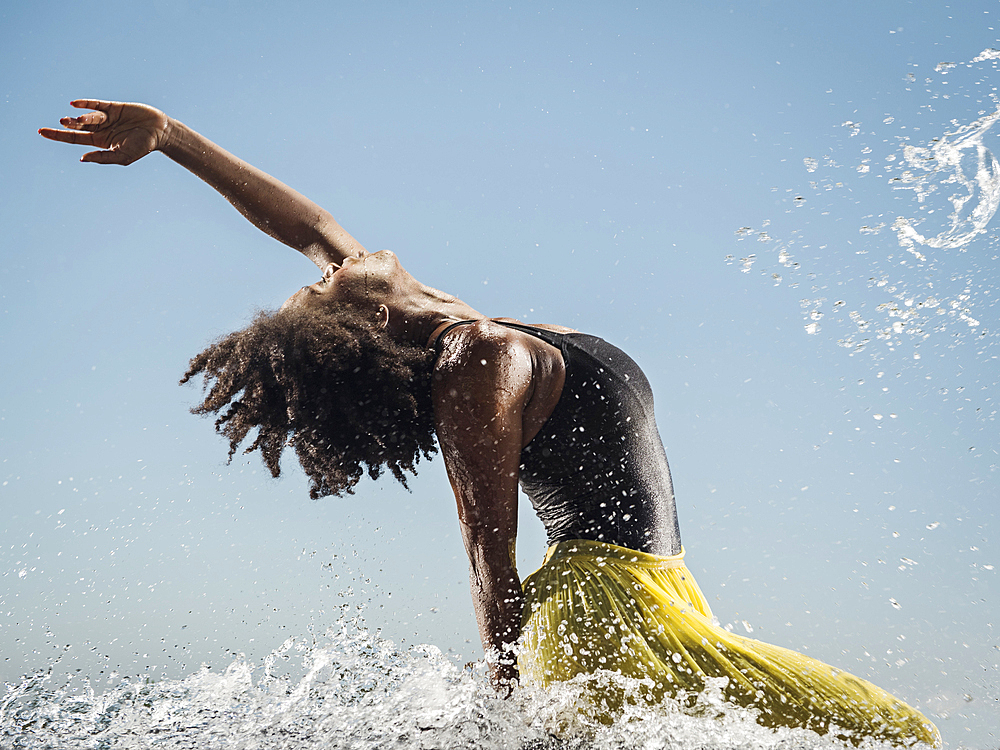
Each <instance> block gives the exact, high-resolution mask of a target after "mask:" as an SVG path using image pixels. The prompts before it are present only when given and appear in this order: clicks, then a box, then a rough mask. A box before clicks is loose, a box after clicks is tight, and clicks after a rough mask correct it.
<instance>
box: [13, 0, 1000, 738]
mask: <svg viewBox="0 0 1000 750" xmlns="http://www.w3.org/2000/svg"><path fill="white" fill-rule="evenodd" d="M277 8H278V6H277V5H275V4H270V3H252V2H246V3H236V2H207V3H197V2H184V1H177V2H172V3H165V2H156V3H152V2H145V1H142V0H140V1H137V2H136V1H131V2H127V3H125V2H115V1H112V2H108V3H103V4H101V6H100V10H99V11H97V10H96V9H95V8H93V7H92V6H88V5H86V4H80V3H63V2H44V1H41V2H35V3H4V4H3V5H2V6H0V87H2V93H3V98H2V103H0V128H2V133H3V141H2V143H0V164H2V170H3V171H2V173H3V177H4V179H3V183H2V188H0V190H2V193H0V219H2V226H3V228H4V231H3V240H2V244H0V248H2V250H0V252H2V256H0V257H2V261H0V295H2V304H0V311H2V318H0V334H2V337H3V357H2V361H3V377H2V379H0V504H2V505H0V507H2V509H3V515H4V519H5V520H4V524H3V526H2V529H0V571H2V575H3V579H2V584H0V653H2V654H3V660H2V662H0V676H2V677H3V679H5V680H16V679H18V678H19V677H20V676H21V675H23V674H25V673H27V672H29V671H31V670H33V669H36V668H40V667H45V666H46V665H48V664H49V663H50V662H52V661H53V660H55V661H56V662H57V667H56V669H57V670H62V671H65V672H66V673H69V672H72V671H73V670H76V669H81V670H83V671H84V672H86V673H90V674H93V675H95V676H100V678H101V679H102V680H104V678H105V677H106V676H107V675H110V674H111V672H112V671H117V672H119V673H120V674H145V673H151V674H154V675H163V674H167V675H171V676H182V675H185V674H188V673H190V672H191V671H193V670H194V669H196V668H197V667H198V665H199V664H201V663H203V662H205V663H210V664H212V665H213V666H225V665H226V664H228V663H229V661H230V660H231V658H232V655H233V654H237V653H246V654H247V655H248V656H249V657H251V658H259V657H260V656H262V655H263V654H266V653H267V652H269V651H270V650H271V649H273V648H275V647H277V646H278V645H279V644H280V643H281V642H282V641H283V640H284V639H285V638H286V637H287V636H289V635H302V634H305V633H308V632H314V631H321V630H323V629H325V628H326V627H327V626H328V625H329V624H331V623H332V622H334V621H335V620H336V619H337V617H338V616H340V615H341V613H342V611H344V610H345V608H346V611H349V612H354V611H356V609H357V608H359V607H360V608H362V609H363V612H364V617H365V619H366V621H367V622H368V624H369V626H370V627H372V628H381V630H382V632H383V633H384V634H386V635H387V636H389V637H391V638H393V639H394V640H396V641H397V642H399V643H404V644H411V643H420V642H428V643H434V644H436V645H438V646H440V647H441V648H442V650H444V651H449V650H451V651H452V653H454V654H456V657H457V658H462V659H472V658H478V656H479V655H480V653H481V652H480V646H479V643H478V638H477V636H476V630H475V623H474V620H473V617H472V612H471V605H470V600H469V595H468V589H467V579H466V562H465V559H464V552H463V549H462V545H461V542H460V539H459V537H458V530H457V521H456V517H455V513H454V501H453V500H452V498H451V493H450V489H449V487H448V485H447V481H446V479H445V476H444V470H443V466H442V464H441V462H440V460H436V461H434V462H433V463H430V464H427V465H425V468H424V470H423V471H422V473H421V474H420V476H419V477H418V478H417V479H416V480H414V481H413V482H412V483H411V486H412V492H409V493H408V492H406V491H405V490H402V489H400V488H398V487H396V486H394V485H393V484H392V483H391V481H382V482H380V483H378V484H374V483H370V482H366V483H363V484H362V485H360V486H359V487H358V490H357V494H356V495H354V496H353V497H347V498H344V499H326V500H323V501H319V502H314V501H311V500H309V498H308V494H307V490H306V482H305V480H304V478H303V477H302V476H301V474H299V473H298V472H297V471H295V470H294V467H293V466H292V463H291V461H289V462H287V464H286V466H287V469H288V471H287V476H284V477H283V478H282V479H281V480H280V481H272V480H271V479H270V478H268V476H267V474H266V472H265V470H264V469H263V468H262V466H261V465H260V464H259V461H258V460H257V459H256V458H253V459H247V458H239V459H237V460H235V461H234V462H233V463H232V465H230V466H227V465H226V462H225V458H226V447H225V445H224V443H223V442H222V441H221V439H219V438H217V437H216V436H215V435H214V433H213V431H212V425H211V423H210V422H209V421H206V420H202V419H199V418H196V417H194V416H191V415H190V414H188V412H187V409H188V407H189V406H190V405H191V404H192V403H194V402H195V400H196V398H197V395H198V390H197V387H194V388H192V387H183V388H182V387H178V386H177V380H178V378H179V377H180V375H181V374H182V373H183V371H184V369H185V367H186V364H187V361H188V358H189V357H190V356H192V355H193V354H195V353H196V352H197V351H199V350H200V349H201V348H202V347H203V346H204V345H205V344H206V343H207V342H209V341H210V340H212V339H213V338H214V337H216V336H219V335H221V334H223V333H226V332H228V331H230V330H232V329H234V328H237V327H240V326H242V325H243V324H245V323H246V322H247V321H248V320H249V318H250V317H251V316H252V314H253V313H254V311H255V310H257V309H260V308H269V307H275V306H277V305H278V304H280V302H281V301H282V300H283V299H284V298H285V297H287V296H288V295H289V294H291V293H292V292H294V291H295V290H296V289H297V288H299V287H300V286H301V285H303V284H304V283H310V282H312V281H314V280H315V279H316V278H318V274H317V272H316V270H315V268H314V267H313V266H312V265H311V264H310V263H309V261H307V260H305V259H304V258H302V257H300V256H298V255H297V254H296V253H294V252H293V251H291V250H288V249H287V248H284V247H283V246H281V245H279V244H278V243H276V242H274V241H273V240H271V239H269V238H268V237H266V236H264V235H262V234H260V233H259V232H257V231H256V230H255V229H254V228H253V227H251V226H250V225H249V224H247V223H246V222H245V221H244V220H243V219H242V218H241V217H240V216H239V215H238V214H237V213H236V212H235V211H234V210H233V209H232V208H231V207H230V206H229V205H228V204H227V203H226V202H225V201H224V200H223V199H221V198H220V197H218V196H217V195H215V194H214V193H213V191H212V190H211V189H210V188H208V187H207V186H205V185H203V184H202V183H200V182H199V181H198V180H197V179H196V178H195V177H193V176H192V175H190V174H189V173H187V172H185V171H184V170H183V169H182V168H180V167H178V166H177V165H175V164H173V163H171V162H170V161H169V160H167V159H166V158H164V157H163V156H162V155H159V154H154V155H152V156H150V157H148V158H146V159H144V160H143V161H141V162H139V163H137V164H135V165H133V166H131V167H128V168H124V169H123V168H119V167H101V166H98V165H90V164H79V163H78V162H77V159H78V158H79V156H80V155H81V153H82V150H79V149H76V148H74V147H70V146H66V145H62V144H55V143H50V142H47V141H43V140H42V139H41V138H39V137H38V136H37V135H36V130H37V129H38V128H39V127H42V126H55V125H56V124H57V121H58V118H59V117H60V116H62V115H65V114H69V113H70V108H69V107H68V102H69V100H71V99H74V98H79V97H95V98H105V99H119V100H130V101H143V102H146V103H149V104H152V105H154V106H157V107H159V108H161V109H163V110H165V111H166V112H167V113H168V114H170V115H172V116H174V117H176V118H178V119H180V120H182V121H184V122H185V123H187V124H189V125H191V126H192V127H194V128H195V129H197V130H199V131H200V132H202V133H204V134H205V135H207V136H208V137H210V138H212V139H213V140H215V141H216V142H218V143H219V144H220V145H222V146H223V147H225V148H227V149H229V150H230V151H232V152H234V153H236V154H237V155H239V156H241V157H243V158H245V159H247V160H248V161H250V162H252V163H253V164H255V165H257V166H259V167H261V168H263V169H265V170H267V171H269V172H271V173H272V174H274V175H276V176H277V177H279V178H280V179H282V180H284V181H285V182H287V183H288V184H290V185H291V186H293V187H295V188H297V189H298V190H300V191H301V192H303V193H305V194H306V195H308V196H309V197H311V198H312V199H314V200H316V201H317V202H318V203H320V204H321V205H323V206H324V207H326V208H328V209H329V210H330V211H331V212H332V213H333V214H334V216H336V217H337V219H338V220H339V221H340V222H341V223H342V224H343V225H344V226H345V227H346V228H347V229H348V231H350V232H352V233H353V234H354V235H355V236H356V237H357V238H358V239H359V240H360V241H361V242H362V243H363V244H364V245H365V246H366V247H367V248H368V249H369V250H378V249H382V248H389V249H392V250H394V251H395V252H397V253H398V255H399V256H400V258H401V260H402V262H403V263H404V265H405V266H406V267H407V268H408V270H410V271H411V272H412V273H413V274H414V275H415V276H416V277H417V278H419V279H420V280H421V281H424V282H425V283H428V284H431V285H432V286H435V287H438V288H442V289H445V290H446V291H449V292H452V293H454V294H456V295H458V296H459V297H461V298H462V299H464V300H465V301H466V302H468V303H469V304H471V305H472V306H473V307H475V308H477V309H478V310H480V311H482V312H484V313H486V314H488V315H496V316H500V315H510V316H515V317H519V318H521V319H523V320H526V321H535V322H550V323H560V324H564V325H569V326H573V327H576V328H579V329H581V330H584V331H587V332H590V333H594V334H597V335H600V336H602V337H604V338H606V339H608V340H610V341H612V342H614V343H616V344H618V345H619V346H621V347H622V348H624V349H626V350H627V351H628V352H629V353H630V354H632V355H633V357H634V358H635V359H636V360H637V361H639V363H640V364H641V365H642V366H643V367H644V369H645V370H646V372H647V374H648V375H649V378H650V380H651V382H652V384H653V387H654V390H655V392H656V396H657V407H656V408H657V416H658V419H659V424H660V430H661V433H662V435H663V440H664V443H665V445H666V447H667V453H668V456H669V457H670V460H671V466H672V469H673V473H674V483H675V488H676V492H677V499H678V506H679V511H680V515H681V529H682V534H683V537H684V543H685V546H686V549H687V555H688V557H687V560H688V564H689V567H690V568H691V569H692V571H693V572H694V573H695V574H696V575H697V577H698V580H699V583H700V585H701V587H702V589H703V590H704V591H705V593H706V595H707V597H708V599H709V601H710V602H711V604H712V606H713V608H714V609H715V612H716V614H717V615H718V617H719V618H720V620H721V621H722V623H723V624H727V623H731V624H732V625H733V626H734V627H735V628H736V629H737V630H738V631H740V632H745V630H746V629H747V628H748V627H750V628H752V629H753V635H754V637H759V638H761V639H763V640H768V641H773V642H776V643H779V644H781V645H785V646H789V647H792V648H797V649H804V650H807V652H808V653H809V654H810V655H813V656H816V657H819V658H822V659H824V660H826V661H829V662H832V663H834V664H836V665H838V666H841V667H843V668H845V669H848V670H850V671H853V672H856V673H858V674H860V675H861V676H864V677H867V678H869V679H872V680H873V681H875V682H876V683H878V684H880V685H882V686H884V687H886V688H887V689H889V690H892V691H894V692H896V693H898V694H899V695H900V696H901V697H903V698H905V699H907V700H909V701H911V702H913V703H915V704H917V705H919V706H920V707H921V708H923V709H925V710H926V711H927V712H928V713H929V714H931V715H933V717H934V718H935V721H936V722H937V723H938V725H939V727H940V728H941V730H942V733H943V734H944V737H945V740H946V741H947V742H948V743H949V744H950V745H951V746H958V745H959V744H962V743H965V744H969V745H971V746H973V747H987V746H992V747H995V746H996V743H997V740H996V734H995V729H994V728H995V727H996V726H1000V712H998V709H997V704H998V700H1000V673H998V666H997V662H998V661H1000V658H998V654H997V648H998V644H1000V641H998V639H997V635H996V633H995V629H994V623H996V622H997V618H998V616H1000V609H998V593H1000V592H998V584H997V572H996V570H995V569H994V566H995V565H1000V554H998V553H1000V550H998V547H997V530H996V523H997V507H998V499H1000V482H998V472H997V468H998V465H1000V454H998V451H1000V439H998V432H1000V430H998V422H997V408H998V406H997V395H998V391H997V387H998V378H1000V367H998V362H997V357H998V354H1000V342H998V334H997V332H998V331H1000V307H998V305H997V297H998V295H1000V285H998V283H997V278H998V244H997V236H996V229H995V227H994V223H995V222H992V221H991V219H992V213H993V211H995V209H996V202H997V200H998V198H997V195H1000V193H998V192H997V184H998V183H997V171H998V170H997V169H996V166H995V164H994V162H993V161H992V155H991V154H989V153H988V151H984V149H990V148H992V147H993V146H994V141H995V134H994V133H993V132H992V131H990V130H989V126H990V125H991V124H992V121H983V120H982V118H984V117H988V116H989V115H990V114H991V113H993V112H995V111H996V110H997V103H996V101H995V95H996V86H997V82H998V80H1000V74H998V71H997V68H996V65H997V63H996V61H995V60H994V59H992V58H991V56H990V55H989V54H987V55H985V58H984V59H980V60H978V61H975V60H976V58H977V57H984V56H983V55H982V53H983V52H984V50H990V49H992V48H994V47H1000V42H998V36H1000V33H998V31H997V30H996V29H995V28H994V27H996V26H997V22H1000V18H998V16H1000V3H997V2H992V1H991V2H986V1H984V0H963V2H953V3H950V4H946V3H942V2H918V1H911V2H902V1H896V2H884V3H872V2H854V1H849V2H838V3H818V2H813V3H804V2H801V1H799V2H790V1H786V0H772V1H757V0H743V1H740V2H725V1H720V2H704V3H681V2H659V3H652V4H642V3H640V4H638V6H637V4H635V3H632V4H626V3H617V2H601V3H584V2H573V3H564V2H559V3H554V4H553V3H549V4H545V5H536V4H522V3H519V4H513V5H512V4H510V3H487V2H484V3H447V2H439V3H434V4H433V5H431V6H430V7H426V6H425V7H418V6H415V5H412V4H407V3H384V2H374V3H362V2H351V3H341V2H333V3H320V2H289V3H284V4H282V5H281V10H280V11H279V10H278V9H277ZM952 64H954V65H952ZM949 134H950V135H949ZM942 144H943V145H942ZM935 145H938V146H940V147H941V148H939V150H938V151H936V152H935V151H933V148H934V146H935ZM920 149H925V150H923V151H921V150H920ZM949 159H950V160H951V161H949ZM980 162H981V164H982V169H981V171H980V175H979V179H978V180H977V179H971V180H970V181H969V182H968V183H967V184H966V183H963V182H962V181H961V180H960V179H957V177H956V175H958V174H959V172H956V170H957V169H958V170H962V171H961V172H960V174H961V175H965V177H967V178H969V177H972V176H973V175H975V174H976V168H977V166H978V165H979V164H980ZM956 195H957V196H960V197H961V196H970V195H971V198H970V199H969V201H968V202H967V203H964V204H962V205H961V206H960V207H959V210H958V213H957V217H956V218H955V219H950V218H948V215H949V214H951V213H953V212H954V211H955V202H954V201H949V200H948V199H949V197H951V196H956ZM977 211H978V212H977ZM899 217H903V218H904V219H906V220H907V224H906V225H903V224H899V223H898V222H897V219H898V218H899ZM894 224H895V225H896V226H895V229H894V228H893V225H894ZM906 226H909V227H911V228H912V232H910V233H909V234H908V230H907V229H906ZM915 235H919V237H918V238H917V239H914V236H915ZM907 237H909V239H907ZM751 256H753V257H751ZM775 274H777V277H776V276H775ZM939 311H940V312H939ZM894 324H899V325H898V326H897V328H896V329H894V328H893V325H894ZM524 504H525V505H526V504H527V503H526V502H525V503H524ZM522 518H523V522H522V529H521V534H520V539H519V550H518V556H519V561H520V562H519V564H520V567H521V570H522V574H526V573H527V572H530V571H531V570H533V569H534V567H536V566H537V565H538V564H539V563H540V562H541V557H542V554H543V552H544V537H543V535H542V533H541V529H540V525H539V524H538V523H537V522H536V521H534V520H533V519H532V518H531V517H530V513H525V514H523V515H522ZM991 732H994V734H991Z"/></svg>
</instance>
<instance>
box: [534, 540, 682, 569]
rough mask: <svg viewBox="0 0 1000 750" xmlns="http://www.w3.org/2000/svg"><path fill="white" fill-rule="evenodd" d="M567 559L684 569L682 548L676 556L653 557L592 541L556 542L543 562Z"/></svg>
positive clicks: (646, 553)
mask: <svg viewBox="0 0 1000 750" xmlns="http://www.w3.org/2000/svg"><path fill="white" fill-rule="evenodd" d="M567 557H576V558H592V559H593V561H594V562H596V563H597V564H598V565H600V564H601V563H604V562H608V561H612V562H614V561H617V562H623V563H627V564H628V565H630V566H634V567H641V568H655V569H658V570H672V569H676V568H683V567H684V548H683V547H682V548H681V551H680V552H679V553H678V554H676V555H654V554H652V553H649V552H640V551H639V550H634V549H629V548H628V547H620V546H618V545H617V544H609V543H607V542H598V541H594V540H592V539H568V540H566V541H562V542H556V543H555V544H553V545H552V546H550V547H549V549H548V551H547V552H546V553H545V561H544V562H543V563H542V565H546V564H548V562H549V561H550V560H558V559H562V558H567Z"/></svg>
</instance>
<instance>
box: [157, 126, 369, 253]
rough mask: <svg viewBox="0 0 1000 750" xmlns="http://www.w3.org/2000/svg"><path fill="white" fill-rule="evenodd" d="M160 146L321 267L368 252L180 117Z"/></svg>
mask: <svg viewBox="0 0 1000 750" xmlns="http://www.w3.org/2000/svg"><path fill="white" fill-rule="evenodd" d="M159 150H160V151H162V152H163V153H164V154H165V155H166V156H168V157H169V158H170V159H172V160H173V161H175V162H177V163H178V164H180V165H181V166H183V167H185V168H186V169H188V170H190V171H191V172H193V173H194V174H195V175H197V176H198V177H200V178H201V179H202V180H204V181H205V182H207V183H208V184H209V185H211V186H212V187H213V188H215V189H216V190H217V191H219V193H221V194H222V195H223V197H225V198H226V200H228V201H229V202H230V203H231V204H233V206H234V207H235V208H236V210H237V211H239V212H240V213H241V214H243V216H245V217H246V218H247V219H248V220H249V221H250V222H251V223H252V224H253V225H254V226H255V227H257V228H258V229H260V230H261V231H262V232H265V233H266V234H268V235H270V236H271V237H274V238H275V239H276V240H278V241H279V242H282V243H284V244H286V245H288V246H289V247H292V248H294V249H296V250H298V251H299V252H301V253H303V254H304V255H305V256H306V257H308V258H309V259H310V260H311V261H313V262H314V263H315V264H316V265H317V266H319V267H320V268H324V267H326V265H327V264H328V263H331V262H333V263H337V264H340V263H341V262H342V260H343V259H344V258H345V257H347V256H356V255H357V254H358V253H360V252H361V251H363V250H364V248H363V247H362V246H361V244H360V243H358V241H357V240H355V239H354V238H353V237H352V236H351V235H350V234H348V233H347V232H346V231H344V229H343V228H342V227H341V226H340V225H339V224H338V223H337V222H336V220H335V219H334V218H333V217H332V216H331V215H330V214H329V213H328V212H327V211H326V210H324V209H323V208H320V207H319V206H318V205H316V204H315V203H313V202H312V201H311V200H309V199H308V198H306V197H305V196H304V195H302V194H300V193H299V192H297V191H295V190H293V189H292V188H290V187H288V186H287V185H285V184H284V183H282V182H281V181H279V180H276V179H275V178H274V177H272V176H271V175H269V174H267V173H266V172H263V171H261V170H259V169H257V168H256V167H254V166H253V165H251V164H248V163H247V162H245V161H243V160H242V159H239V158H237V157H236V156H233V155H232V154H230V153H229V152H228V151H226V150H225V149H222V148H220V147H219V146H217V145H216V144H214V143H212V142H211V141H210V140H208V139H207V138H205V137H204V136H202V135H200V134H199V133H197V132H195V131H194V130H192V129H191V128H189V127H188V126H186V125H184V124H183V123H181V122H179V121H177V120H174V119H172V118H170V119H169V120H168V125H167V132H166V137H165V139H164V142H163V144H162V145H161V146H160V149H159Z"/></svg>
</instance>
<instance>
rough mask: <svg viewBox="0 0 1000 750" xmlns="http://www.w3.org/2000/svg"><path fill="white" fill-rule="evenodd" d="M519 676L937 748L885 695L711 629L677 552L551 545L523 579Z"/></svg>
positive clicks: (935, 739) (934, 735)
mask: <svg viewBox="0 0 1000 750" xmlns="http://www.w3.org/2000/svg"><path fill="white" fill-rule="evenodd" d="M524 593H525V608H524V612H525V614H524V621H523V624H522V631H521V632H522V636H521V653H520V655H519V657H518V668H519V670H520V674H521V679H522V680H523V681H527V682H529V683H535V684H541V685H548V684H550V683H552V682H558V681H563V680H569V679H572V678H573V677H574V676H576V675H578V674H593V673H595V672H597V671H598V670H610V671H612V672H617V673H620V674H622V675H624V676H626V677H633V678H637V679H640V680H645V681H646V682H645V684H646V685H648V686H649V687H648V690H646V695H645V697H646V699H647V700H649V701H654V702H655V701H660V700H662V699H663V697H664V696H682V697H683V696H689V697H690V696H697V695H698V694H699V693H700V692H701V691H702V690H704V689H705V687H706V686H707V685H708V683H707V682H706V679H707V678H726V680H718V679H715V680H714V681H713V684H721V683H723V682H725V688H724V689H723V693H724V695H725V697H726V698H727V699H728V700H730V701H732V702H733V703H736V704H738V705H741V706H745V707H752V708H755V709H757V710H758V712H759V713H758V721H759V722H760V723H761V724H763V725H765V726H770V727H778V726H787V727H805V728H807V729H811V730H813V731H816V732H818V733H820V734H827V733H829V732H833V733H834V734H835V735H837V736H840V737H842V738H844V739H848V740H851V741H853V742H855V743H857V742H860V741H862V740H863V739H865V738H869V737H871V738H876V739H881V740H887V741H890V742H892V743H893V744H897V745H910V744H913V743H914V742H918V741H919V742H925V743H927V744H929V745H932V746H940V744H941V736H940V734H939V733H938V730H937V728H936V727H935V726H934V725H933V724H932V723H931V722H930V721H929V720H928V719H927V718H926V717H924V716H923V715H922V714H921V713H920V712H919V711H917V710H916V709H914V708H911V707H910V706H908V705H906V704H905V703H903V702H902V701H900V700H898V699H897V698H895V697H893V696H892V695H890V694H889V693H887V692H886V691H884V690H882V689H881V688H878V687H876V686H875V685H872V684H871V683H870V682H867V681H865V680H862V679H859V678H858V677H855V676H854V675H851V674H849V673H847V672H843V671H841V670H839V669H836V668H834V667H831V666H829V665H827V664H824V663H823V662H820V661H817V660H816V659H812V658H810V657H808V656H805V655H803V654H800V653H797V652H795V651H791V650H789V649H786V648H781V647H779V646H771V645H769V644H767V643H761V642H760V641H756V640H753V639H751V638H745V637H742V636H739V635H736V634H735V633H730V632H729V631H727V630H725V629H724V628H721V627H719V626H718V625H715V624H713V621H712V620H713V618H712V612H711V610H710V608H709V606H708V602H707V601H705V597H704V595H703V594H702V593H701V589H699V588H698V584H697V583H696V582H695V580H694V578H693V576H692V575H691V573H690V572H689V571H688V569H687V568H686V567H685V565H684V553H683V552H682V553H681V554H679V555H675V556H672V557H660V556H657V555H649V554H646V553H643V552H636V551H634V550H630V549H626V548H624V547H617V546H615V545H612V544H604V543H602V542H595V541H589V540H572V541H566V542H560V543H558V544H556V545H553V546H552V547H550V548H549V551H548V554H547V555H546V557H545V562H544V564H543V565H542V567H541V568H540V569H539V570H538V571H536V572H535V573H533V574H532V575H531V576H529V577H528V578H527V579H526V580H525V581H524Z"/></svg>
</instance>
